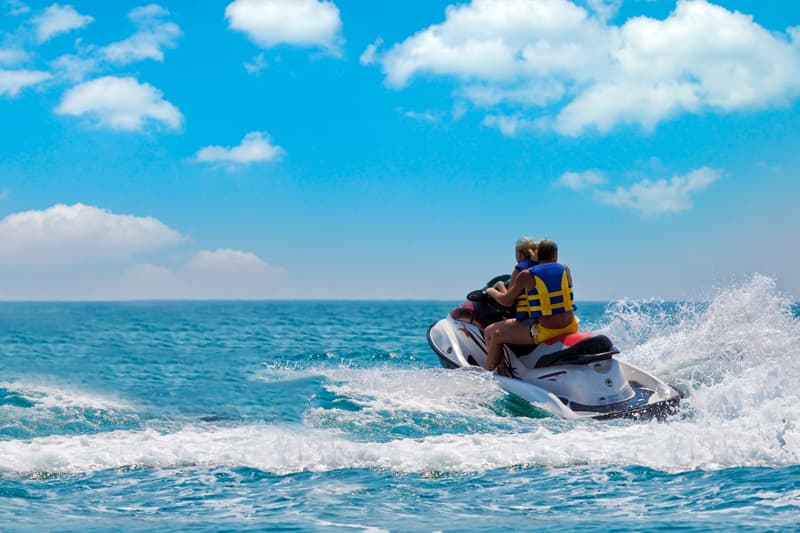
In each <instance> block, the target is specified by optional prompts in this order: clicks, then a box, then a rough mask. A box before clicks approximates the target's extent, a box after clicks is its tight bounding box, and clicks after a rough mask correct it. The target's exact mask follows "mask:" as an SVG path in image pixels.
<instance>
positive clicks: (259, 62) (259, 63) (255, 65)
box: [244, 53, 267, 76]
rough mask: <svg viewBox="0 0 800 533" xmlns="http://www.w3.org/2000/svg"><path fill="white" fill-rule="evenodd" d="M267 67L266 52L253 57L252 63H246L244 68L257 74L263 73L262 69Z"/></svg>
mask: <svg viewBox="0 0 800 533" xmlns="http://www.w3.org/2000/svg"><path fill="white" fill-rule="evenodd" d="M265 68H267V62H266V60H265V59H264V54H263V53H261V54H258V55H257V56H255V57H253V61H252V62H251V63H245V64H244V69H245V70H246V71H247V72H248V73H250V74H253V75H255V76H258V75H259V74H261V71H262V70H264V69H265Z"/></svg>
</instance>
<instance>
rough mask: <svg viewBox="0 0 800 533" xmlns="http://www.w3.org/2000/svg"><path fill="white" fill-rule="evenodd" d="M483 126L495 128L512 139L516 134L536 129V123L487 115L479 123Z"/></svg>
mask: <svg viewBox="0 0 800 533" xmlns="http://www.w3.org/2000/svg"><path fill="white" fill-rule="evenodd" d="M481 124H482V125H483V126H488V127H490V128H497V129H498V130H500V133H502V134H503V135H505V136H506V137H514V136H515V135H516V134H517V133H519V132H522V131H526V130H532V129H535V128H536V123H535V122H534V121H531V120H527V119H524V118H521V117H517V116H509V115H487V116H486V117H484V119H483V120H482V121H481Z"/></svg>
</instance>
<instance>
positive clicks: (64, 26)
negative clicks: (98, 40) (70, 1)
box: [33, 4, 94, 43]
mask: <svg viewBox="0 0 800 533" xmlns="http://www.w3.org/2000/svg"><path fill="white" fill-rule="evenodd" d="M92 21H94V19H93V18H92V17H90V16H88V15H81V14H80V13H78V12H77V11H76V10H75V8H74V7H72V6H69V5H66V6H61V5H58V4H53V5H51V6H50V7H48V8H47V9H45V10H44V12H42V14H40V15H38V16H37V17H34V19H33V25H34V29H35V31H36V39H37V41H38V42H39V43H43V42H45V41H47V40H49V39H51V38H53V37H55V36H56V35H58V34H61V33H67V32H70V31H72V30H77V29H80V28H83V27H85V26H88V25H89V24H90V23H91V22H92Z"/></svg>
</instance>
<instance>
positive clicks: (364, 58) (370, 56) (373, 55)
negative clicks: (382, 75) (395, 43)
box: [358, 37, 383, 66]
mask: <svg viewBox="0 0 800 533" xmlns="http://www.w3.org/2000/svg"><path fill="white" fill-rule="evenodd" d="M382 44H383V39H381V38H380V37H378V38H377V39H375V42H374V43H372V44H369V45H367V47H366V48H365V49H364V52H362V53H361V56H360V57H359V58H358V62H359V63H361V64H362V65H364V66H369V65H374V64H375V62H376V59H377V53H378V48H380V46H381V45H382Z"/></svg>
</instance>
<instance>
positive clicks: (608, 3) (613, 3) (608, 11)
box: [587, 0, 622, 20]
mask: <svg viewBox="0 0 800 533" xmlns="http://www.w3.org/2000/svg"><path fill="white" fill-rule="evenodd" d="M587 4H588V6H589V8H590V9H591V10H592V11H594V12H595V13H596V14H597V16H598V17H599V18H600V19H602V20H608V19H611V18H614V17H615V16H616V14H617V12H618V11H619V8H620V7H622V0H587Z"/></svg>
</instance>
